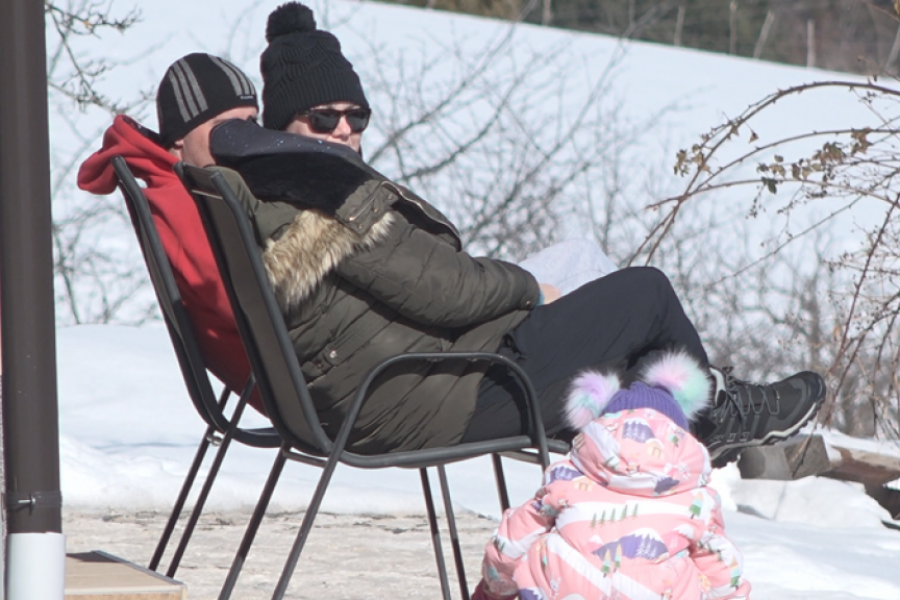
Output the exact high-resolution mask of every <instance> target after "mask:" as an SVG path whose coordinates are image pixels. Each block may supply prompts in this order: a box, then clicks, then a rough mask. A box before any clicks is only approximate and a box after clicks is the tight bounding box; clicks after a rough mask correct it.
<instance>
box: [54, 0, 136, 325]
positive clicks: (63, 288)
mask: <svg viewBox="0 0 900 600" xmlns="http://www.w3.org/2000/svg"><path fill="white" fill-rule="evenodd" d="M44 14H45V16H46V19H47V23H48V28H47V35H48V62H47V87H48V90H49V106H50V110H51V111H52V112H53V113H54V117H55V120H54V122H55V123H58V124H60V125H62V130H61V131H59V132H56V133H55V136H56V138H57V139H56V140H54V141H55V142H56V143H54V144H52V148H51V166H52V181H51V185H52V193H53V244H54V272H55V284H56V297H57V303H56V308H57V321H58V322H59V323H60V324H67V323H107V322H110V321H114V320H115V321H120V322H122V321H124V322H132V323H136V322H142V321H144V320H145V319H147V318H148V317H149V316H150V315H151V314H152V313H153V311H154V308H153V306H152V305H151V304H150V303H149V302H148V301H146V300H138V298H139V296H140V292H141V291H142V290H144V289H146V287H147V277H146V274H145V273H144V270H143V269H141V268H139V267H140V265H141V263H140V258H139V255H137V254H136V252H135V248H134V247H133V246H124V247H123V246H122V244H121V240H122V238H123V236H122V235H121V232H122V231H123V230H124V228H126V227H129V224H128V218H127V214H126V213H125V210H124V206H123V204H122V202H121V201H120V200H119V199H118V198H114V197H108V198H102V197H90V198H86V197H85V196H83V195H78V196H76V194H75V192H74V182H73V181H72V180H73V178H74V173H75V171H76V170H77V167H78V165H79V163H80V162H81V160H82V159H83V158H84V157H85V155H86V153H87V152H88V151H89V150H93V149H94V146H95V145H96V144H97V140H98V139H99V137H100V133H101V132H102V129H96V128H93V127H85V126H84V124H83V123H84V121H83V120H82V119H81V118H80V117H81V116H82V115H83V114H85V113H89V112H100V113H102V114H105V115H109V116H112V115H115V114H118V113H121V112H128V111H131V110H133V109H135V108H136V107H138V106H141V105H142V104H143V103H145V102H146V101H147V99H148V97H149V94H148V93H147V92H139V91H136V94H135V97H134V99H133V100H130V101H122V100H120V99H117V98H112V97H110V96H109V95H106V94H103V93H101V92H100V91H99V87H98V85H97V84H98V82H99V81H101V80H102V79H103V78H104V77H106V76H108V75H109V73H110V71H111V70H112V69H114V68H115V67H116V66H117V65H116V64H115V63H114V62H112V61H110V60H108V59H104V58H99V57H91V56H89V55H87V54H86V53H85V52H84V51H83V50H82V48H81V45H82V44H81V42H82V40H86V39H88V38H90V37H95V36H98V35H100V34H101V33H103V32H105V31H115V32H119V33H125V32H126V31H127V30H128V29H129V28H130V27H131V26H132V25H134V23H135V22H137V19H138V17H139V14H138V12H137V11H136V10H131V11H129V12H127V13H126V14H124V15H123V16H116V15H115V14H114V13H113V9H112V5H111V4H110V3H107V2H97V1H94V0H68V1H64V2H55V1H54V2H50V1H45V3H44ZM73 108H75V109H77V110H75V111H73ZM60 137H65V138H67V139H68V140H69V141H68V142H67V143H60V142H58V141H57V140H58V139H59V138H60Z"/></svg>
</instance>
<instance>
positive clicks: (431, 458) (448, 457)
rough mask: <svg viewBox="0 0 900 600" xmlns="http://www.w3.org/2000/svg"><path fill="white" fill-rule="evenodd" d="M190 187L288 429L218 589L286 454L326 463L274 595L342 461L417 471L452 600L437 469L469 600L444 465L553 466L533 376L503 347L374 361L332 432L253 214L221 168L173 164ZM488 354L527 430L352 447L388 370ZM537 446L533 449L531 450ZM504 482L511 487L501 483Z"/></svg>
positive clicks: (234, 573)
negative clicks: (508, 457) (374, 450)
mask: <svg viewBox="0 0 900 600" xmlns="http://www.w3.org/2000/svg"><path fill="white" fill-rule="evenodd" d="M176 171H177V172H179V174H180V175H181V177H182V181H183V182H184V184H185V186H186V187H187V189H188V190H189V191H190V192H191V195H192V196H193V197H194V200H195V201H196V203H197V206H198V209H199V212H200V216H201V219H202V220H203V223H204V227H205V228H206V231H207V236H208V237H209V240H210V245H211V246H212V249H213V254H214V255H215V256H216V260H217V261H218V263H219V269H220V272H221V275H222V279H223V281H224V283H225V288H226V290H227V291H228V294H229V298H230V300H231V303H232V308H233V310H234V313H235V320H236V321H237V324H238V332H239V333H240V335H241V339H242V340H243V342H244V348H245V350H246V352H247V356H248V358H249V359H250V365H251V367H252V369H253V374H254V377H255V378H256V383H257V385H258V386H259V391H260V393H261V395H262V399H263V403H264V405H265V407H266V411H267V413H268V414H269V418H270V419H271V420H272V424H273V425H274V427H275V429H276V430H277V431H278V433H279V434H280V435H281V436H282V438H283V440H284V444H283V446H282V448H281V452H280V453H279V454H278V456H277V458H276V460H275V463H274V465H273V466H272V470H271V472H270V475H269V479H268V481H267V482H266V485H265V488H264V490H263V493H262V495H261V496H260V499H259V503H258V504H257V506H256V509H255V511H254V514H253V517H252V519H251V522H250V525H249V526H248V528H247V532H246V534H245V536H244V540H243V541H242V543H241V547H240V549H239V550H238V553H237V555H236V556H235V559H234V563H233V564H232V567H231V570H230V571H229V574H228V578H227V579H226V582H225V585H224V587H223V589H222V592H221V594H220V596H219V598H220V600H223V599H227V598H229V597H230V595H231V592H232V590H233V588H234V585H235V583H236V580H237V577H238V574H239V573H240V570H241V567H242V565H243V563H244V560H245V559H246V556H247V553H248V552H249V549H250V545H251V544H252V542H253V538H254V536H255V534H256V529H257V528H258V527H259V523H260V521H261V520H262V517H263V514H264V512H265V510H266V507H267V505H268V502H269V499H270V497H271V494H272V491H273V490H274V486H275V484H276V482H277V479H278V477H279V475H280V473H281V470H282V468H283V466H284V464H285V461H286V460H295V461H298V462H303V463H306V464H311V465H315V466H318V467H321V468H322V469H323V472H322V476H321V478H320V480H319V483H318V485H317V486H316V489H315V492H314V493H313V496H312V499H311V500H310V503H309V507H308V508H307V511H306V514H305V515H304V518H303V522H302V523H301V525H300V530H299V532H298V533H297V537H296V539H295V541H294V544H293V547H292V548H291V551H290V554H289V556H288V559H287V561H286V564H285V567H284V570H283V572H282V574H281V577H280V579H279V581H278V584H277V586H276V589H275V592H274V594H273V596H272V597H273V599H281V598H282V597H283V596H284V593H285V592H286V590H287V586H288V583H289V581H290V577H291V575H292V574H293V571H294V569H295V567H296V565H297V561H298V559H299V556H300V553H301V551H302V549H303V545H304V544H305V542H306V539H307V536H308V534H309V532H310V530H311V529H312V525H313V521H314V519H315V517H316V513H317V512H318V509H319V506H320V504H321V501H322V498H323V496H324V494H325V491H326V489H327V487H328V483H329V481H330V479H331V476H332V474H333V472H334V469H335V467H336V466H337V464H338V463H339V462H340V463H344V464H347V465H350V466H354V467H359V468H364V469H379V468H385V467H408V468H417V469H419V473H420V476H421V481H422V491H423V493H424V497H425V505H426V511H427V516H428V522H429V525H430V528H431V533H432V543H433V545H434V551H435V558H436V561H437V567H438V572H439V576H440V580H441V589H442V592H443V597H444V598H445V599H446V600H449V599H450V590H449V584H448V580H447V570H446V566H445V564H444V559H443V553H442V551H441V546H440V544H441V542H440V533H439V530H438V525H437V517H436V514H435V509H434V502H433V499H432V496H431V487H430V484H429V481H428V472H427V467H432V466H433V467H437V470H438V473H439V475H440V484H441V489H442V494H443V497H444V501H445V510H446V513H447V519H448V526H449V529H450V536H451V539H452V541H453V551H454V558H455V562H456V565H457V576H458V578H459V584H460V592H461V594H462V597H463V598H464V600H468V598H469V594H468V587H467V584H466V580H465V573H464V571H463V569H462V558H461V555H460V549H459V542H458V535H457V533H456V527H455V523H454V519H453V511H452V506H451V504H450V495H449V491H448V488H447V480H446V473H445V471H444V465H445V464H447V463H449V462H453V461H459V460H463V459H467V458H472V457H476V456H481V455H487V454H493V455H495V458H494V464H495V466H496V467H500V459H499V456H497V455H499V454H500V453H517V454H524V455H526V456H527V457H528V458H529V459H530V460H532V461H534V462H539V463H540V464H541V465H542V466H544V467H545V468H546V466H547V465H548V464H549V458H548V442H547V439H546V437H545V435H544V430H543V426H542V423H541V416H540V410H539V407H538V403H537V399H536V398H537V396H536V395H535V393H534V389H533V387H532V385H531V382H530V381H529V380H528V378H527V376H526V375H525V374H524V372H522V370H521V369H520V368H519V366H518V365H517V364H516V363H515V362H513V361H511V360H509V359H507V358H506V357H504V356H501V355H498V354H492V353H487V352H467V353H409V354H401V355H398V356H394V357H391V358H388V359H386V360H385V361H383V362H381V363H380V364H379V365H377V366H376V367H375V368H373V369H372V370H371V371H370V372H369V373H368V374H367V376H366V377H365V378H364V380H363V382H362V384H361V385H360V386H359V388H358V389H357V390H356V394H355V396H354V398H353V400H352V404H351V406H350V408H349V410H348V412H347V416H346V417H345V420H344V422H343V423H342V425H341V428H340V430H339V433H338V434H337V436H336V437H335V438H334V439H331V438H329V437H328V435H326V433H325V431H324V430H323V428H322V425H321V423H320V422H319V419H318V416H317V414H316V411H315V408H314V406H313V401H312V398H311V397H310V394H309V390H308V388H307V385H306V382H305V380H304V378H303V374H302V372H301V370H300V364H299V361H298V359H297V356H296V354H295V352H294V348H293V345H292V343H291V340H290V337H289V334H288V331H287V328H286V326H285V323H284V319H283V317H282V314H281V312H280V310H279V307H278V304H277V302H276V300H275V297H274V294H273V292H272V289H271V287H270V285H269V282H268V279H267V278H266V274H265V270H264V267H263V264H262V257H261V254H260V250H259V247H258V245H257V243H256V240H255V238H254V234H253V232H252V230H251V228H250V223H249V219H248V217H247V214H246V213H245V211H244V209H243V208H242V206H241V205H240V202H239V201H238V199H237V197H236V195H235V191H234V190H232V189H231V187H230V186H229V184H228V182H227V181H226V180H225V178H224V177H223V175H222V173H220V172H218V171H215V170H209V169H199V168H196V167H191V166H188V165H183V164H179V165H176ZM447 360H454V361H460V360H462V361H484V362H490V363H495V364H501V365H504V366H505V367H506V368H508V369H509V371H510V372H511V373H512V375H513V376H514V377H516V378H517V379H518V381H519V383H520V384H521V387H522V389H523V390H524V393H525V395H526V400H527V405H528V409H529V413H528V417H529V434H528V435H520V436H513V437H506V438H499V439H494V440H489V441H484V442H478V443H468V444H459V445H456V446H452V447H440V448H429V449H425V450H415V451H404V452H391V453H385V454H375V455H363V454H358V453H354V452H351V451H348V450H347V449H346V444H347V440H348V437H349V435H350V431H351V429H352V428H353V424H354V422H355V420H356V418H357V415H358V414H359V410H360V407H361V405H362V403H363V402H364V401H365V398H366V394H367V392H368V389H369V386H370V385H371V384H372V382H373V381H375V380H376V378H377V377H378V376H379V375H380V374H381V373H383V372H384V371H385V370H386V369H388V368H389V367H391V366H393V365H395V364H398V363H409V362H414V361H431V362H440V361H447ZM529 449H530V450H529ZM566 449H567V446H565V445H562V446H559V445H555V447H554V450H555V451H565V450H566ZM496 473H497V481H498V485H500V484H502V483H503V477H502V468H501V469H499V470H497V471H496ZM504 488H505V486H504ZM501 498H502V500H501V503H503V504H505V505H506V506H508V504H509V502H508V500H507V499H506V496H505V489H501Z"/></svg>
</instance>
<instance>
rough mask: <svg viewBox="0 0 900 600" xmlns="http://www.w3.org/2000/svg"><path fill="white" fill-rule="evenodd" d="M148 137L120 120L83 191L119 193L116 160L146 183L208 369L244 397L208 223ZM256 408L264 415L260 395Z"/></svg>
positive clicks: (244, 370) (91, 161)
mask: <svg viewBox="0 0 900 600" xmlns="http://www.w3.org/2000/svg"><path fill="white" fill-rule="evenodd" d="M144 131H146V130H144V129H143V128H142V127H141V126H140V125H138V124H137V123H136V122H135V121H133V120H132V119H130V118H128V117H126V116H123V115H119V116H117V117H116V119H115V121H113V124H112V126H111V127H110V128H109V129H107V130H106V133H105V134H104V135H103V147H102V148H101V149H100V150H98V151H97V152H95V153H94V154H92V155H91V156H90V157H89V158H88V159H87V160H86V161H84V163H83V164H82V165H81V168H80V169H79V170H78V187H79V188H81V189H82V190H85V191H87V192H91V193H92V194H111V193H113V192H114V191H115V189H116V185H117V183H118V181H117V179H116V173H115V171H114V170H113V167H112V164H111V163H110V160H111V159H112V158H113V157H114V156H116V155H121V156H122V157H123V158H124V159H125V162H126V163H128V167H129V168H130V169H131V172H132V173H134V176H135V177H136V178H137V179H140V180H143V181H144V183H146V185H147V187H146V189H144V194H145V195H146V196H147V201H148V202H149V204H150V212H151V213H152V215H153V220H154V222H155V223H156V229H157V231H158V232H159V237H160V240H161V241H162V245H163V248H164V249H165V252H166V255H167V256H168V257H169V262H170V263H171V264H172V271H174V274H175V282H176V284H177V285H178V290H179V291H180V292H181V299H182V301H183V302H184V306H185V309H186V310H187V313H188V315H189V316H190V318H191V322H192V323H193V325H194V334H195V335H196V336H197V341H198V342H199V344H200V351H201V353H202V354H203V358H204V360H205V361H206V366H207V367H208V368H209V370H210V371H211V372H212V373H213V375H215V376H216V377H218V378H219V379H220V380H221V381H222V382H223V383H224V384H225V385H226V386H228V388H230V389H231V390H232V391H235V392H237V393H238V394H239V393H240V392H241V390H243V389H244V385H245V384H246V383H247V378H248V377H249V376H250V364H249V362H248V361H247V357H246V354H245V353H244V347H243V345H242V344H241V339H240V337H239V336H238V332H237V326H236V325H235V322H234V313H232V312H231V305H230V304H229V302H228V296H227V294H226V293H225V287H224V285H223V284H222V279H221V278H220V277H219V270H218V267H217V265H216V260H215V258H214V257H213V254H212V250H211V249H210V247H209V242H208V241H207V239H206V233H205V232H204V231H203V223H202V222H201V221H200V215H199V213H198V212H197V207H196V206H195V205H194V201H193V200H192V199H191V197H190V196H189V195H188V193H187V191H186V190H185V189H184V186H182V185H181V181H180V180H179V179H178V176H177V175H175V172H174V171H173V170H172V167H173V165H174V164H175V163H176V162H178V160H177V159H176V158H175V156H173V155H172V154H170V153H169V152H168V151H166V150H165V149H164V148H163V147H162V146H160V145H159V144H157V143H156V142H154V141H153V140H152V139H150V138H149V137H148V136H147V135H145V133H144ZM250 404H251V405H252V406H254V408H256V409H257V410H259V411H260V412H264V411H263V409H262V403H261V401H260V399H259V395H258V394H253V396H252V397H251V399H250Z"/></svg>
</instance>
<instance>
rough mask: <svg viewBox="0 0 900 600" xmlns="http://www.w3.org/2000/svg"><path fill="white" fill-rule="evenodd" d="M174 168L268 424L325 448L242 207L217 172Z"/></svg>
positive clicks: (313, 448)
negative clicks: (194, 212)
mask: <svg viewBox="0 0 900 600" xmlns="http://www.w3.org/2000/svg"><path fill="white" fill-rule="evenodd" d="M176 170H177V171H178V172H179V174H180V175H181V177H182V181H183V182H184V184H185V186H186V187H187V189H188V190H189V191H190V192H191V195H192V196H193V198H194V200H195V202H196V203H197V208H198V210H199V212H200V217H201V220H202V221H203V225H204V227H205V228H206V233H207V237H208V238H209V242H210V246H211V247H212V250H213V255H214V256H215V257H216V261H217V263H218V265H219V272H220V274H221V276H222V280H223V282H224V283H225V289H226V290H227V292H228V295H229V299H230V301H231V306H232V310H233V311H234V315H235V320H236V322H237V325H238V332H239V333H240V335H241V340H242V341H243V343H244V350H245V351H246V353H247V357H248V359H249V360H250V365H251V367H252V368H253V373H254V376H255V377H256V384H257V386H258V387H259V391H260V395H261V396H262V399H263V404H264V406H265V408H266V412H267V413H268V415H269V418H270V419H271V420H272V424H273V425H274V426H275V429H276V430H277V431H278V433H279V434H280V435H281V436H282V437H283V438H284V439H285V440H286V441H287V442H289V443H290V444H291V445H292V446H294V447H295V448H297V449H298V450H301V451H304V452H308V453H312V454H327V453H329V452H330V451H331V448H332V442H331V440H330V439H329V437H328V436H327V435H326V434H325V431H324V430H323V429H322V427H321V425H320V423H319V420H318V416H317V414H316V410H315V406H314V405H313V401H312V398H311V396H310V394H309V390H308V388H307V386H306V381H305V380H304V378H303V373H302V371H301V370H300V364H299V362H298V360H297V355H296V354H295V351H294V347H293V344H292V343H291V339H290V336H289V334H288V331H287V327H286V325H285V323H284V317H283V316H282V314H281V310H280V309H279V307H278V303H277V301H276V300H275V295H274V293H273V291H272V288H271V285H270V284H269V281H268V277H267V276H266V272H265V268H264V266H263V263H262V256H261V253H260V250H259V246H258V245H257V243H256V239H255V236H254V234H253V231H252V229H251V227H250V222H249V219H248V217H247V213H246V211H245V210H244V208H243V207H242V206H241V204H240V201H239V200H238V199H237V197H236V196H235V193H234V191H233V190H232V189H231V187H230V186H229V185H228V182H227V181H226V180H225V178H224V177H223V176H222V174H221V173H219V172H217V171H212V170H208V169H200V168H197V167H192V166H190V165H183V164H182V165H180V167H179V168H177V169H176Z"/></svg>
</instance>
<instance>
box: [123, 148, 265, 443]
mask: <svg viewBox="0 0 900 600" xmlns="http://www.w3.org/2000/svg"><path fill="white" fill-rule="evenodd" d="M112 166H113V169H114V170H115V172H116V176H117V178H118V180H119V188H120V189H121V190H122V195H123V196H124V197H125V205H126V206H127V207H128V214H129V215H130V216H131V222H132V225H133V226H134V231H135V233H136V234H137V238H138V243H139V245H140V247H141V252H142V254H143V255H144V261H145V262H146V263H147V270H148V271H149V273H150V281H151V282H152V283H153V289H154V291H155V292H156V298H157V301H158V302H159V308H160V311H161V312H162V315H163V320H164V321H165V323H166V328H167V329H168V331H169V337H170V338H171V340H172V346H173V348H174V349H175V355H176V356H177V358H178V364H179V366H180V367H181V374H182V376H183V377H184V383H185V385H186V386H187V389H188V393H189V395H190V397H191V401H192V402H193V403H194V407H195V408H196V409H197V412H198V413H200V417H201V418H202V419H203V420H204V422H206V424H207V425H209V426H211V427H213V428H215V429H216V430H218V431H219V432H224V431H226V430H227V429H228V427H229V424H230V421H229V418H228V416H226V415H225V413H224V412H223V410H222V407H221V406H220V405H219V403H218V401H217V399H216V395H215V393H214V392H213V389H212V385H211V384H210V381H209V375H208V374H207V370H206V363H205V361H204V360H203V355H202V354H201V352H200V346H199V344H198V342H197V338H196V336H195V333H194V329H193V325H192V324H191V319H190V316H189V315H188V313H187V310H186V309H185V306H184V303H183V302H182V300H181V293H180V292H179V290H178V286H177V285H176V283H175V276H174V274H173V272H172V266H171V264H170V263H169V259H168V257H167V256H166V253H165V250H164V249H163V246H162V242H161V241H160V238H159V234H158V232H157V230H156V225H155V223H154V222H153V216H152V214H151V212H150V205H149V203H148V202H147V197H146V196H145V195H144V192H143V190H141V187H140V185H138V182H137V180H136V179H135V178H134V175H133V174H132V173H131V170H130V169H129V168H128V165H127V164H126V162H125V160H124V159H123V158H122V157H121V156H116V157H114V158H113V159H112ZM231 391H232V392H234V393H235V394H236V395H240V393H241V392H240V390H231ZM234 436H235V439H236V440H238V441H239V442H241V443H243V444H247V445H250V446H257V447H265V448H270V447H276V446H277V445H278V444H279V440H278V437H277V436H275V435H274V434H272V433H271V432H269V433H265V432H263V431H259V430H252V429H240V428H238V429H237V430H236V431H235V432H234Z"/></svg>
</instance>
